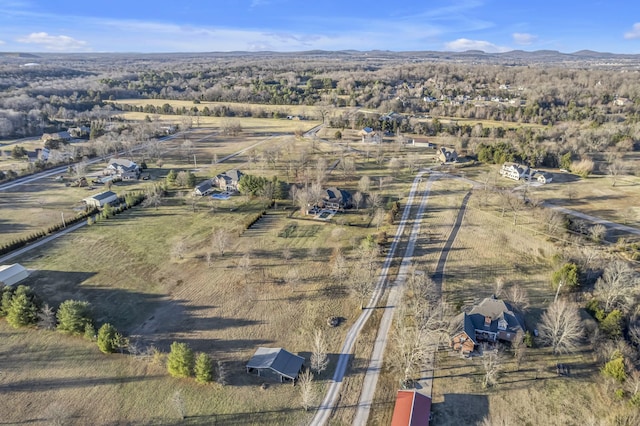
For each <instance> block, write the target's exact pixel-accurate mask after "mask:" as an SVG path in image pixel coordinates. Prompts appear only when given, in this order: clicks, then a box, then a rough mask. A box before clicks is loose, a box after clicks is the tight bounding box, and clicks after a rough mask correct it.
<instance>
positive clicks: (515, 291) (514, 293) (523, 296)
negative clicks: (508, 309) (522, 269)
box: [504, 284, 529, 313]
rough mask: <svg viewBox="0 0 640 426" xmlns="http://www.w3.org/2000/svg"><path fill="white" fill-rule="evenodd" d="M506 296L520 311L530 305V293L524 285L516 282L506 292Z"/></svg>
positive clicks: (523, 310) (522, 311)
mask: <svg viewBox="0 0 640 426" xmlns="http://www.w3.org/2000/svg"><path fill="white" fill-rule="evenodd" d="M504 298H505V299H506V300H508V301H509V302H510V303H511V305H512V306H513V307H514V308H515V309H516V310H517V311H518V312H520V313H524V312H525V311H526V310H527V308H528V307H529V295H528V294H527V290H525V288H524V287H522V286H521V285H518V284H514V285H512V286H511V287H509V288H508V289H507V290H506V291H505V292H504Z"/></svg>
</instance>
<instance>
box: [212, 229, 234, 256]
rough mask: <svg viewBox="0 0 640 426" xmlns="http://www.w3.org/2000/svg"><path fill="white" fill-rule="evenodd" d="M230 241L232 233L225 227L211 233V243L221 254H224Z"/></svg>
mask: <svg viewBox="0 0 640 426" xmlns="http://www.w3.org/2000/svg"><path fill="white" fill-rule="evenodd" d="M230 242H231V233H230V232H229V231H227V230H226V229H224V228H218V229H216V230H215V231H214V232H213V234H212V235H211V245H212V246H213V247H214V248H215V249H217V250H218V253H220V256H224V253H225V251H226V250H227V248H228V247H229V243H230Z"/></svg>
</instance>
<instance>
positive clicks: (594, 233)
mask: <svg viewBox="0 0 640 426" xmlns="http://www.w3.org/2000/svg"><path fill="white" fill-rule="evenodd" d="M606 234H607V228H606V227H605V226H604V225H602V224H600V223H598V224H595V225H593V226H592V227H591V228H589V235H590V236H591V240H593V242H594V243H599V242H601V241H602V240H603V239H604V237H605V235H606Z"/></svg>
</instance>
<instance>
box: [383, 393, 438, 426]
mask: <svg viewBox="0 0 640 426" xmlns="http://www.w3.org/2000/svg"><path fill="white" fill-rule="evenodd" d="M430 414H431V398H429V397H428V396H426V395H423V394H421V393H418V392H416V391H412V390H399V391H398V396H397V398H396V406H395V408H394V409H393V417H392V419H391V426H429V416H430Z"/></svg>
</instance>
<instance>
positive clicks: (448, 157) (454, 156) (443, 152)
mask: <svg viewBox="0 0 640 426" xmlns="http://www.w3.org/2000/svg"><path fill="white" fill-rule="evenodd" d="M438 160H440V162H441V163H454V162H456V161H457V160H458V153H457V152H456V150H455V149H453V148H447V147H446V146H441V147H440V148H439V149H438Z"/></svg>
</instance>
